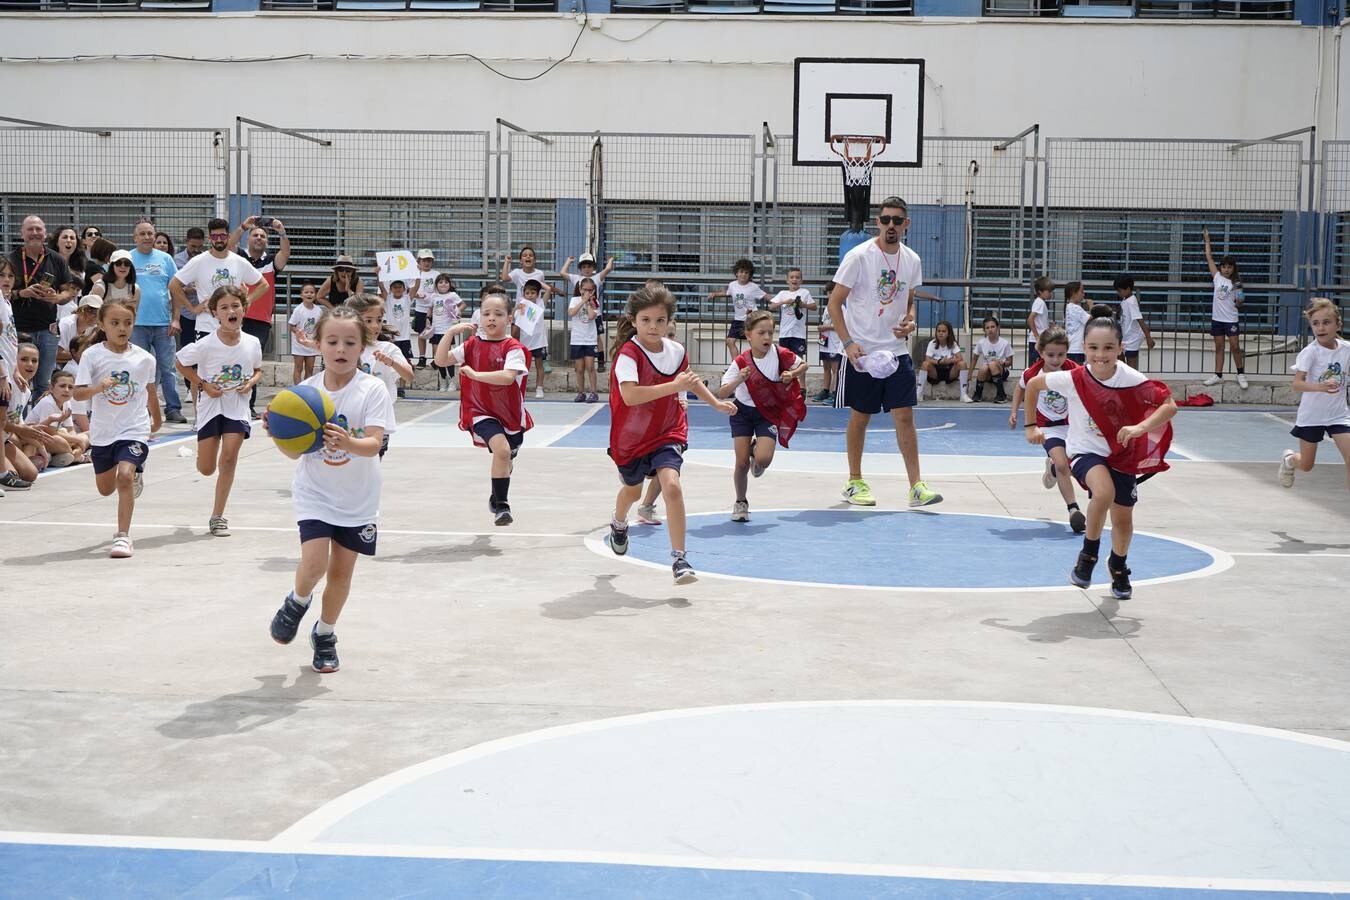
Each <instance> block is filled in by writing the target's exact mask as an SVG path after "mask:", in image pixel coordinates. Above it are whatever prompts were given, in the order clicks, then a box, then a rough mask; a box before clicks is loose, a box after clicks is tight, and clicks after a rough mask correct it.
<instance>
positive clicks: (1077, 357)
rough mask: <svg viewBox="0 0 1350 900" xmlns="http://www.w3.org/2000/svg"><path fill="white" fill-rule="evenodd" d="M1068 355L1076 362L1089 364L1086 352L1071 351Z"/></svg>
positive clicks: (1081, 364)
mask: <svg viewBox="0 0 1350 900" xmlns="http://www.w3.org/2000/svg"><path fill="white" fill-rule="evenodd" d="M1068 357H1069V359H1071V360H1073V361H1074V362H1076V363H1078V364H1079V365H1080V366H1083V365H1087V354H1086V353H1070V354H1068Z"/></svg>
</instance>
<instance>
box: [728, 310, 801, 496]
mask: <svg viewBox="0 0 1350 900" xmlns="http://www.w3.org/2000/svg"><path fill="white" fill-rule="evenodd" d="M745 332H746V337H747V338H749V341H750V349H749V350H747V351H746V352H745V353H742V354H741V355H740V356H737V357H736V358H735V359H733V360H732V361H731V365H729V366H727V371H726V373H725V374H723V376H722V387H721V389H720V390H718V392H717V396H719V397H721V398H722V399H723V400H726V399H727V398H728V397H732V396H733V395H734V396H735V401H734V402H735V404H736V413H735V415H733V416H732V417H731V441H732V444H733V445H734V446H735V450H736V464H735V467H734V468H733V469H732V474H731V480H732V483H733V484H734V485H735V486H736V502H735V504H734V505H733V506H732V507H731V521H733V522H748V521H750V501H749V499H748V498H747V497H746V486H747V484H748V479H747V478H746V475H747V474H750V475H754V476H755V477H756V478H758V477H759V476H761V475H763V474H764V472H765V470H766V469H768V468H769V464H770V463H772V462H773V453H774V445H775V444H776V443H778V444H782V445H783V446H784V447H786V446H787V445H788V441H790V440H791V439H792V434H793V432H795V431H796V430H797V425H798V424H799V423H800V422H801V421H802V420H803V419H805V418H806V401H805V400H804V399H803V398H802V386H801V383H800V382H798V380H797V379H798V377H799V376H800V375H801V374H802V373H803V372H805V371H806V360H805V359H803V358H802V357H800V356H798V355H797V354H796V353H794V352H793V351H791V350H789V349H788V348H787V347H777V346H774V343H773V314H772V313H769V312H766V311H765V310H762V309H757V310H755V311H754V312H752V313H750V314H749V315H747V316H746V317H745ZM752 457H753V458H752Z"/></svg>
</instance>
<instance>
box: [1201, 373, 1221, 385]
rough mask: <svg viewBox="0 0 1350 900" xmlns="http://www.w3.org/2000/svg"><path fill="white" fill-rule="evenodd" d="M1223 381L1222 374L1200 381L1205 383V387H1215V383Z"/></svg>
mask: <svg viewBox="0 0 1350 900" xmlns="http://www.w3.org/2000/svg"><path fill="white" fill-rule="evenodd" d="M1221 381H1223V376H1222V375H1211V376H1209V377H1208V378H1206V379H1205V380H1204V381H1202V382H1200V383H1201V384H1203V385H1204V386H1205V387H1214V385H1216V384H1218V383H1219V382H1221Z"/></svg>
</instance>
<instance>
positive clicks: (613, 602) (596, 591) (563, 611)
mask: <svg viewBox="0 0 1350 900" xmlns="http://www.w3.org/2000/svg"><path fill="white" fill-rule="evenodd" d="M617 577H618V576H617V575H597V576H595V586H594V587H593V588H591V589H590V590H585V591H575V592H573V593H571V594H566V595H564V596H562V597H559V598H558V599H556V600H546V601H545V602H543V603H541V604H539V610H540V614H541V615H543V616H544V617H546V618H549V619H587V618H590V617H591V616H605V615H609V614H611V613H616V612H618V611H619V610H625V609H628V610H633V611H634V612H641V611H643V610H647V609H655V608H656V607H658V606H669V607H670V608H671V609H687V608H688V607H689V606H690V605H691V604H690V602H689V601H688V600H686V599H684V598H683V597H668V598H662V599H657V600H645V599H642V598H639V597H634V596H632V595H631V594H625V593H623V592H622V591H619V590H616V589H615V587H614V579H615V578H617Z"/></svg>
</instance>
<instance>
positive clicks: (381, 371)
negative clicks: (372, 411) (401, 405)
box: [360, 341, 408, 434]
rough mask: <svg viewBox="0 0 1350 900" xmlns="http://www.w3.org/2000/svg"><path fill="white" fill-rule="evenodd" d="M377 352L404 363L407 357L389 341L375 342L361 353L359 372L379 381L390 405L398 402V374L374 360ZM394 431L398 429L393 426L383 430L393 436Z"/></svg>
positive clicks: (391, 368) (391, 367) (390, 367)
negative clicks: (385, 391)
mask: <svg viewBox="0 0 1350 900" xmlns="http://www.w3.org/2000/svg"><path fill="white" fill-rule="evenodd" d="M377 350H378V351H379V352H381V353H383V354H384V355H385V356H387V357H389V358H390V359H401V360H403V361H404V362H405V363H406V362H407V361H408V357H406V356H404V355H403V351H402V350H400V349H398V347H397V346H396V345H394V344H392V343H390V342H389V341H376V342H375V343H374V344H371V345H370V346H369V347H367V348H366V349H364V350H362V351H361V366H360V368H361V371H362V372H365V373H366V374H368V375H374V376H375V377H376V378H378V379H380V383H381V384H383V385H384V388H385V390H387V391H388V392H389V401H390V402H391V403H392V402H394V401H396V400H398V372H397V371H395V369H394V367H393V366H389V365H385V364H384V363H382V362H380V361H379V360H378V359H376V358H375V351H377ZM395 431H398V427H397V426H396V425H393V424H391V425H390V426H389V427H388V428H386V429H385V433H387V434H393V433H394V432H395Z"/></svg>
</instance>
